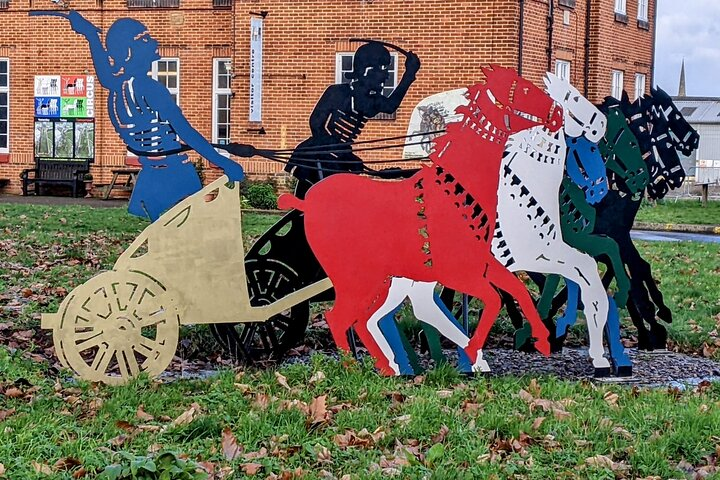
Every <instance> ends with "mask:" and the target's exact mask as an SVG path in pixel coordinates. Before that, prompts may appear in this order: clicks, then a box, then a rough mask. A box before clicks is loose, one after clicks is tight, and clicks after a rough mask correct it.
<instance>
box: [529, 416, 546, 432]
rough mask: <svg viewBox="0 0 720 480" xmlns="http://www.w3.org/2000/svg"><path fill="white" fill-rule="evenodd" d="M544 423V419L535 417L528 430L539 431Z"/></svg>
mask: <svg viewBox="0 0 720 480" xmlns="http://www.w3.org/2000/svg"><path fill="white" fill-rule="evenodd" d="M544 421H545V417H537V418H536V419H535V420H534V421H533V423H532V426H531V427H530V428H532V429H533V430H539V429H540V426H541V425H542V424H543V422H544Z"/></svg>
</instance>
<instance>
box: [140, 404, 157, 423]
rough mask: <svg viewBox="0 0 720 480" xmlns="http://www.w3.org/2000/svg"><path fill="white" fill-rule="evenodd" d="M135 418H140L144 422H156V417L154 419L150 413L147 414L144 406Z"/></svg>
mask: <svg viewBox="0 0 720 480" xmlns="http://www.w3.org/2000/svg"><path fill="white" fill-rule="evenodd" d="M135 416H136V417H137V418H139V419H140V420H142V421H143V422H152V421H153V420H155V417H153V416H152V415H150V414H149V413H147V412H145V410H143V406H142V405H140V406H139V407H138V409H137V412H136V413H135Z"/></svg>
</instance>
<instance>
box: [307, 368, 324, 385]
mask: <svg viewBox="0 0 720 480" xmlns="http://www.w3.org/2000/svg"><path fill="white" fill-rule="evenodd" d="M325 378H326V377H325V374H324V373H323V372H321V371H320V370H318V371H317V372H315V373H314V374H313V376H312V377H310V384H314V383H318V382H322V381H323V380H325Z"/></svg>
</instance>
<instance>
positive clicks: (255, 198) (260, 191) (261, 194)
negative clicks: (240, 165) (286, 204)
mask: <svg viewBox="0 0 720 480" xmlns="http://www.w3.org/2000/svg"><path fill="white" fill-rule="evenodd" d="M246 197H247V200H248V202H250V206H251V207H253V208H261V209H265V210H273V209H276V208H277V194H276V193H275V188H274V187H273V186H272V185H270V184H269V183H253V184H252V185H249V186H248V188H247V194H246Z"/></svg>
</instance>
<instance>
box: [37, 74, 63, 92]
mask: <svg viewBox="0 0 720 480" xmlns="http://www.w3.org/2000/svg"><path fill="white" fill-rule="evenodd" d="M35 96H36V97H59V96H60V75H36V76H35Z"/></svg>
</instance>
